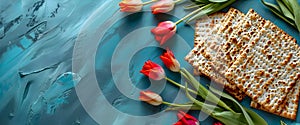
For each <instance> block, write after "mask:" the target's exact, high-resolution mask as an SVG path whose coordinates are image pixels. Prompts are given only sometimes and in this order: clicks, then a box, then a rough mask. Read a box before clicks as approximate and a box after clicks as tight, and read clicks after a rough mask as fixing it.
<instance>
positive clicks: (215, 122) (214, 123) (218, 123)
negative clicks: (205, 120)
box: [213, 122, 223, 125]
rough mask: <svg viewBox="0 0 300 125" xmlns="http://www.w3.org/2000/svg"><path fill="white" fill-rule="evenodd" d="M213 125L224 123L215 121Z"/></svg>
mask: <svg viewBox="0 0 300 125" xmlns="http://www.w3.org/2000/svg"><path fill="white" fill-rule="evenodd" d="M213 125H223V124H222V123H221V122H215V123H214V124H213Z"/></svg>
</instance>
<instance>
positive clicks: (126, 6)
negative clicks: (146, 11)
mask: <svg viewBox="0 0 300 125" xmlns="http://www.w3.org/2000/svg"><path fill="white" fill-rule="evenodd" d="M119 6H120V9H121V11H122V12H138V11H141V10H142V7H143V2H142V0H123V1H121V2H120V3H119Z"/></svg>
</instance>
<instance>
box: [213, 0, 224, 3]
mask: <svg viewBox="0 0 300 125" xmlns="http://www.w3.org/2000/svg"><path fill="white" fill-rule="evenodd" d="M227 1H228V0H209V2H213V3H223V2H227Z"/></svg>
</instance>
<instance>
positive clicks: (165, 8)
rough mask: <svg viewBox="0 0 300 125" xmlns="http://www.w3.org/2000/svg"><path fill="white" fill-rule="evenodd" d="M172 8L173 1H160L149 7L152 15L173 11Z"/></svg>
mask: <svg viewBox="0 0 300 125" xmlns="http://www.w3.org/2000/svg"><path fill="white" fill-rule="evenodd" d="M174 6H175V1H173V0H160V1H159V2H157V3H155V4H154V5H152V6H151V10H152V13H153V14H158V13H167V12H169V11H171V10H173V8H174Z"/></svg>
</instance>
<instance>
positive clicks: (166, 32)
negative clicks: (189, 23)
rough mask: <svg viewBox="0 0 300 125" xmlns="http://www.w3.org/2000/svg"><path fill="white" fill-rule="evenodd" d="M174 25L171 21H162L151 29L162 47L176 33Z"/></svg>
mask: <svg viewBox="0 0 300 125" xmlns="http://www.w3.org/2000/svg"><path fill="white" fill-rule="evenodd" d="M176 29H177V27H176V24H175V23H173V22H171V21H164V22H161V23H159V24H158V26H157V27H155V28H153V29H152V30H151V32H152V33H153V34H154V35H155V39H156V41H158V42H159V43H160V45H163V44H164V43H165V42H166V41H167V40H169V39H170V38H171V37H172V36H173V35H174V34H175V33H176Z"/></svg>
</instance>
